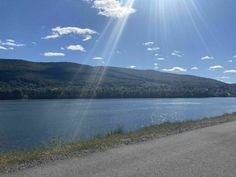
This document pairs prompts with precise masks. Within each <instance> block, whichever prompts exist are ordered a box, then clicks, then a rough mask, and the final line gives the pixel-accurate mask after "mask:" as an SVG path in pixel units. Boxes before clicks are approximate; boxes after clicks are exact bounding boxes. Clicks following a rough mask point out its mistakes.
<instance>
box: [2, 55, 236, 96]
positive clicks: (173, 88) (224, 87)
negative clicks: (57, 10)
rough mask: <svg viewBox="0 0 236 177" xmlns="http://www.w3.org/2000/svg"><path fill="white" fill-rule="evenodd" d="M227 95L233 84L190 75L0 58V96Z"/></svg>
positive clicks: (235, 90) (235, 92) (234, 89)
mask: <svg viewBox="0 0 236 177" xmlns="http://www.w3.org/2000/svg"><path fill="white" fill-rule="evenodd" d="M229 96H236V85H235V84H226V83H223V82H220V81H217V80H213V79H208V78H202V77H196V76H190V75H178V74H171V73H163V72H158V71H153V70H134V69H126V68H116V67H92V66H88V65H82V64H76V63H69V62H48V63H42V62H31V61H25V60H12V59H0V99H60V98H177V97H179V98H194V97H229Z"/></svg>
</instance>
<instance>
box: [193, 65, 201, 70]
mask: <svg viewBox="0 0 236 177" xmlns="http://www.w3.org/2000/svg"><path fill="white" fill-rule="evenodd" d="M191 70H199V68H198V67H196V66H193V67H192V68H191Z"/></svg>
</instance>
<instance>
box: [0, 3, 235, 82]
mask: <svg viewBox="0 0 236 177" xmlns="http://www.w3.org/2000/svg"><path fill="white" fill-rule="evenodd" d="M235 12H236V1H234V0H214V1H211V0H181V1H180V0H123V1H118V0H41V1H32V0H20V1H16V0H15V1H14V0H0V16H1V17H2V18H1V24H0V58H9V59H26V60H32V61H41V62H46V61H55V62H56V61H69V62H77V63H84V64H89V65H110V66H118V67H129V68H134V69H155V70H158V71H165V72H172V73H179V74H191V75H197V76H203V77H210V78H214V79H218V80H222V81H224V82H228V83H236V35H235V32H236V23H235V17H236V16H235Z"/></svg>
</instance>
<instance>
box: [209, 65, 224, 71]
mask: <svg viewBox="0 0 236 177" xmlns="http://www.w3.org/2000/svg"><path fill="white" fill-rule="evenodd" d="M223 68H224V67H223V66H221V65H214V66H210V67H209V70H210V71H215V70H217V69H223Z"/></svg>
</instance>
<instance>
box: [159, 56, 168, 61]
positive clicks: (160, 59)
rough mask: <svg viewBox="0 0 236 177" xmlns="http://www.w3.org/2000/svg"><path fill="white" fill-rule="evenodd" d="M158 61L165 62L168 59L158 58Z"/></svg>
mask: <svg viewBox="0 0 236 177" xmlns="http://www.w3.org/2000/svg"><path fill="white" fill-rule="evenodd" d="M157 60H159V61H164V60H166V59H165V58H163V57H159V58H157Z"/></svg>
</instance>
